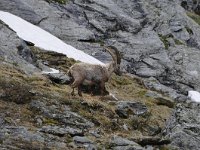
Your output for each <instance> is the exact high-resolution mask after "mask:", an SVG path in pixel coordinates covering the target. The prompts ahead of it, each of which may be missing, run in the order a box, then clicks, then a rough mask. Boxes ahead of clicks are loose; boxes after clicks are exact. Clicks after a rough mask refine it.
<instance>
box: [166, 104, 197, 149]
mask: <svg viewBox="0 0 200 150" xmlns="http://www.w3.org/2000/svg"><path fill="white" fill-rule="evenodd" d="M199 123H200V115H199V104H196V103H191V102H189V103H186V104H178V105H177V107H176V109H175V111H174V113H173V115H172V117H171V119H170V120H168V123H167V127H166V130H165V135H166V137H168V138H170V139H171V146H172V147H174V148H175V149H180V150H187V149H194V150H198V149H200V146H199V142H200V139H199V134H200V133H199V131H200V126H199Z"/></svg>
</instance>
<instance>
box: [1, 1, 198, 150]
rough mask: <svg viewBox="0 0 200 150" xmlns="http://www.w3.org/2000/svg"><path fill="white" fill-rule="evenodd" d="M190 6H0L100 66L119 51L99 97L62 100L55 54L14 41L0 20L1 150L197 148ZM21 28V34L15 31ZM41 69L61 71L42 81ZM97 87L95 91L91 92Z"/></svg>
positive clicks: (193, 12)
mask: <svg viewBox="0 0 200 150" xmlns="http://www.w3.org/2000/svg"><path fill="white" fill-rule="evenodd" d="M199 8H200V6H199V2H198V1H193V0H151V1H146V0H109V1H106V0H26V1H24V0H1V1H0V10H3V11H8V12H10V13H13V14H15V15H17V16H19V17H21V18H23V19H25V20H27V21H29V22H31V23H33V24H35V25H37V26H39V27H41V28H43V29H45V30H46V31H48V32H50V33H52V34H53V35H55V36H57V37H58V38H60V39H62V40H63V41H64V42H66V43H67V44H70V45H72V46H74V47H75V48H77V49H80V50H83V51H84V52H86V53H88V54H90V55H92V56H94V57H95V58H97V59H99V60H101V61H103V62H104V63H106V62H108V61H110V60H111V57H110V56H109V55H108V54H106V53H104V52H103V51H102V50H103V47H102V45H113V46H115V47H116V48H117V49H118V50H119V51H120V52H121V53H122V54H123V60H122V64H121V70H122V71H123V73H124V74H123V75H122V76H116V75H113V76H112V78H111V79H110V80H109V82H108V83H107V84H106V88H107V90H108V91H109V92H110V93H111V94H110V95H107V96H100V95H98V94H97V95H95V96H92V95H90V91H89V92H88V89H87V87H83V90H84V91H85V93H84V94H83V97H79V96H75V97H72V96H71V95H70V92H71V88H70V86H69V85H68V84H69V78H68V76H66V72H67V70H68V68H69V67H70V66H71V65H72V64H74V63H75V61H74V60H73V59H70V58H67V57H66V56H65V55H63V54H58V53H55V52H49V51H43V50H41V49H39V48H37V47H34V46H33V45H34V44H33V43H29V42H27V41H24V40H22V39H20V38H19V37H18V36H17V34H16V33H15V32H14V31H13V30H12V29H11V28H10V27H8V26H7V25H6V24H5V23H3V22H2V21H0V35H1V38H0V86H1V88H0V108H1V109H0V116H1V117H0V148H1V149H156V148H158V149H181V150H187V149H191V148H192V149H194V150H198V149H200V146H199V144H198V143H199V142H200V140H199V122H200V119H199V118H200V116H199V105H198V104H196V103H193V102H191V101H190V100H188V98H187V92H188V91H189V90H196V91H200V78H199V73H200V68H199V63H200V62H199V60H200V59H199V58H200V52H199V47H200V40H199V39H200V26H199V24H200V21H199V20H200V16H199V14H200V13H199ZM22 30H23V29H22ZM49 67H53V68H55V69H59V70H60V71H61V73H60V74H51V75H44V74H42V71H44V70H49ZM97 89H98V88H97Z"/></svg>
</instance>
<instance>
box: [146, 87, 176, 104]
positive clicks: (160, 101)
mask: <svg viewBox="0 0 200 150" xmlns="http://www.w3.org/2000/svg"><path fill="white" fill-rule="evenodd" d="M145 95H146V96H148V97H152V98H153V99H155V103H156V104H158V105H165V106H168V107H169V108H173V107H174V106H175V102H174V100H172V99H170V98H168V97H166V96H163V95H162V94H159V93H157V92H154V91H147V92H146V94H145Z"/></svg>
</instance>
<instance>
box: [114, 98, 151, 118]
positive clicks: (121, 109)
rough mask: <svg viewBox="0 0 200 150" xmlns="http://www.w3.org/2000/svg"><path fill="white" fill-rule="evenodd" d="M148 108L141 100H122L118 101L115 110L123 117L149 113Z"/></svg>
mask: <svg viewBox="0 0 200 150" xmlns="http://www.w3.org/2000/svg"><path fill="white" fill-rule="evenodd" d="M147 111H148V109H147V107H146V106H145V105H143V104H142V103H139V102H131V101H120V102H117V106H116V109H115V112H116V113H117V114H118V115H119V116H120V117H122V118H128V117H129V115H130V116H134V115H137V116H139V115H143V114H145V113H147Z"/></svg>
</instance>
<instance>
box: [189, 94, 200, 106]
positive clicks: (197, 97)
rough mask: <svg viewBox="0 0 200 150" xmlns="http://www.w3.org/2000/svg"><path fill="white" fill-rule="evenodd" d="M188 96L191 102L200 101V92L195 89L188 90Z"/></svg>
mask: <svg viewBox="0 0 200 150" xmlns="http://www.w3.org/2000/svg"><path fill="white" fill-rule="evenodd" d="M188 97H189V98H190V100H191V101H193V102H197V103H199V102H200V93H199V92H197V91H188Z"/></svg>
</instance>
